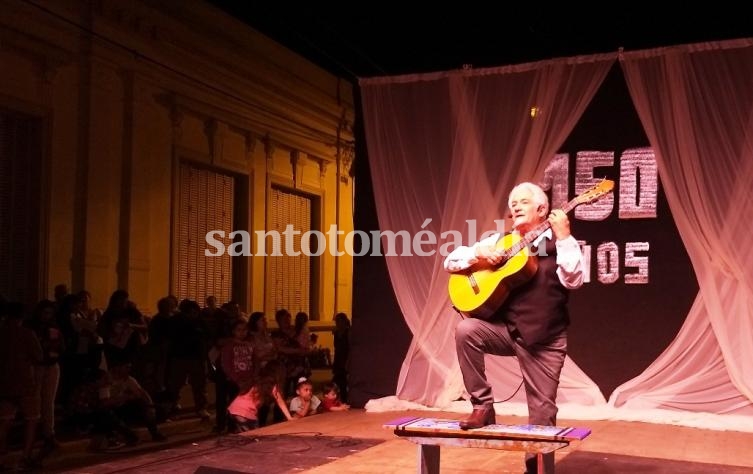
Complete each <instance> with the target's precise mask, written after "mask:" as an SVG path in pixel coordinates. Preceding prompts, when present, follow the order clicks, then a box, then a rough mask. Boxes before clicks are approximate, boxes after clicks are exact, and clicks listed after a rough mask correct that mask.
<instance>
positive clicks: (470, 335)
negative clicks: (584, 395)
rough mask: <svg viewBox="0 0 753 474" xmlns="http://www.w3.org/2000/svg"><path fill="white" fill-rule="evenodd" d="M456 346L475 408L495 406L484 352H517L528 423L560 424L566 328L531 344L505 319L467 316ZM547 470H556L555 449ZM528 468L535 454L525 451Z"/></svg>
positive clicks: (457, 333) (532, 466)
mask: <svg viewBox="0 0 753 474" xmlns="http://www.w3.org/2000/svg"><path fill="white" fill-rule="evenodd" d="M455 347H456V350H457V354H458V362H459V365H460V371H461V372H462V374H463V382H464V383H465V389H466V390H467V391H468V393H469V394H470V396H471V404H472V405H473V407H474V408H476V407H482V406H489V407H490V406H492V405H493V404H494V395H493V393H492V387H491V385H490V384H489V382H488V380H487V379H486V364H485V361H484V355H485V354H492V355H498V356H516V357H517V358H518V364H519V365H520V371H521V373H522V374H523V384H524V386H525V389H526V400H527V402H528V423H529V424H531V425H547V426H555V425H556V424H557V403H556V399H557V387H558V385H559V377H560V372H561V371H562V365H563V364H564V363H565V356H566V355H567V332H566V331H562V333H560V334H558V335H557V336H555V337H553V338H552V339H551V340H549V341H547V342H546V343H543V344H535V345H533V346H531V347H526V346H524V345H523V340H522V339H520V338H519V337H518V338H513V336H512V335H511V334H510V331H509V329H508V327H507V325H506V324H505V322H504V321H498V320H493V321H485V320H482V319H476V318H468V319H464V320H463V321H461V322H460V324H458V326H457V328H456V329H455ZM544 461H545V464H546V466H545V472H554V453H550V454H547V455H545V456H544ZM526 466H527V469H528V472H536V457H535V455H530V454H529V455H526Z"/></svg>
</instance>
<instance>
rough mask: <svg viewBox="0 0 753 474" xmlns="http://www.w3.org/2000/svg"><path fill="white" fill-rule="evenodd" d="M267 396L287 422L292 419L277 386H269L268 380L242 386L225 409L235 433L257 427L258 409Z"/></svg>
mask: <svg viewBox="0 0 753 474" xmlns="http://www.w3.org/2000/svg"><path fill="white" fill-rule="evenodd" d="M269 387H271V388H269ZM269 396H271V398H273V399H274V401H275V402H277V406H278V407H280V410H281V411H282V413H283V414H284V415H285V418H287V419H288V420H292V419H293V417H292V416H290V412H289V411H288V407H287V405H285V400H284V399H283V397H282V394H281V393H280V391H279V389H278V388H277V384H271V383H269V381H268V380H267V381H264V380H262V381H260V382H259V383H258V384H255V385H247V384H243V386H241V387H240V392H239V393H238V396H237V397H235V398H234V399H233V401H232V402H231V403H230V406H229V407H228V408H227V411H228V413H229V414H230V417H231V418H232V420H233V423H234V424H235V426H236V430H235V431H236V433H243V432H245V431H250V430H254V429H256V428H258V427H259V416H258V412H259V407H261V406H262V405H264V404H265V403H266V400H267V398H269Z"/></svg>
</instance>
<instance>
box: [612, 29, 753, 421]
mask: <svg viewBox="0 0 753 474" xmlns="http://www.w3.org/2000/svg"><path fill="white" fill-rule="evenodd" d="M620 63H621V65H622V68H623V71H624V73H625V78H626V80H627V84H628V88H629V90H630V94H631V97H632V98H633V101H634V103H635V106H636V109H637V111H638V115H639V117H640V120H641V122H642V123H643V126H644V128H645V130H646V134H647V135H648V138H649V141H650V143H651V146H652V147H653V148H654V150H655V152H656V157H657V161H658V166H659V174H660V176H661V180H662V184H663V186H664V189H665V192H666V195H667V200H668V202H669V206H670V209H671V210H672V216H673V217H674V219H675V222H676V223H677V228H678V230H679V231H680V234H681V236H682V240H683V244H684V245H685V248H686V249H687V252H688V255H689V256H690V259H691V261H692V263H693V268H694V269H695V272H696V275H697V278H698V284H699V288H700V289H699V293H698V296H697V298H696V300H695V303H694V305H693V307H692V309H691V310H690V314H689V315H688V317H687V319H686V321H685V324H684V325H683V327H682V328H681V330H680V332H679V334H678V335H677V337H676V339H675V340H674V341H673V343H672V344H671V345H670V346H669V347H668V348H667V349H666V350H665V351H664V353H663V354H661V355H660V356H659V357H658V358H657V359H656V361H655V362H654V363H653V364H652V365H651V366H650V367H648V368H647V369H646V370H645V371H644V373H642V374H641V375H639V376H638V377H636V378H635V379H633V380H631V381H629V382H627V383H625V384H623V385H622V386H620V387H618V388H617V389H616V390H615V391H614V392H613V393H612V395H611V397H610V400H609V403H610V404H612V405H614V406H615V407H625V408H642V409H643V408H665V409H675V410H689V411H702V412H709V413H734V414H745V415H753V404H752V403H751V401H753V246H751V245H750V239H751V236H753V217H751V212H753V193H752V191H751V187H752V185H753V39H744V40H735V41H728V42H718V43H704V44H697V45H687V46H678V47H673V48H664V49H659V50H651V51H638V52H632V53H625V54H624V55H622V56H621V58H620ZM678 244H679V243H678ZM668 297H671V295H668Z"/></svg>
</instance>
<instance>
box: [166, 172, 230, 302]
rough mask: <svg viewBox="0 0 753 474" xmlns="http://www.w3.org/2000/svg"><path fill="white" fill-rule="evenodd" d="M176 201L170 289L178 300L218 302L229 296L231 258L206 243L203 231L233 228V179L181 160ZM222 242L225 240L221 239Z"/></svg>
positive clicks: (226, 234) (227, 298)
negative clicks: (218, 252) (172, 276)
mask: <svg viewBox="0 0 753 474" xmlns="http://www.w3.org/2000/svg"><path fill="white" fill-rule="evenodd" d="M179 186H180V190H179V203H178V212H177V222H176V228H175V234H174V245H175V256H176V257H175V258H176V262H175V265H174V272H175V274H174V278H173V281H174V285H173V286H174V289H173V291H174V292H175V295H176V296H177V297H178V299H179V300H182V299H184V298H189V299H192V300H195V301H197V302H198V303H199V305H201V306H204V300H205V298H206V297H207V296H215V297H216V298H217V303H218V304H222V303H225V302H227V301H230V299H231V298H232V289H233V282H232V275H233V269H232V263H233V262H232V257H231V256H230V255H229V254H228V253H227V252H224V253H223V254H222V255H219V256H205V255H204V250H209V251H210V252H211V253H216V249H215V248H214V247H212V246H210V245H209V244H207V242H206V235H207V232H210V231H213V230H221V231H224V232H225V236H228V235H229V234H230V233H231V232H232V231H233V230H234V229H233V210H234V202H235V187H236V186H235V178H234V177H233V176H231V175H227V174H222V173H219V172H217V171H214V170H208V169H204V168H200V167H197V166H195V165H192V164H189V163H185V162H184V163H181V165H180V177H179ZM225 244H226V245H227V244H228V242H227V240H225Z"/></svg>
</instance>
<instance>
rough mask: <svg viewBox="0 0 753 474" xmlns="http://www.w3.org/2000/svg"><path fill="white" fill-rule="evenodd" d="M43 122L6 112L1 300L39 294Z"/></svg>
mask: <svg viewBox="0 0 753 474" xmlns="http://www.w3.org/2000/svg"><path fill="white" fill-rule="evenodd" d="M42 142H43V140H42V126H41V119H39V118H35V117H31V116H26V115H22V114H18V113H13V112H10V111H5V110H2V109H0V229H3V230H2V232H0V268H2V269H3V270H2V272H0V295H2V296H3V297H4V298H7V299H10V300H14V301H20V302H23V303H26V304H27V305H30V304H33V303H35V302H36V300H38V299H39V298H40V297H41V296H42V295H39V294H38V292H39V239H40V235H39V233H40V226H39V218H40V215H39V212H40V207H39V206H40V189H39V182H40V174H41V173H40V166H41V143H42Z"/></svg>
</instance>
